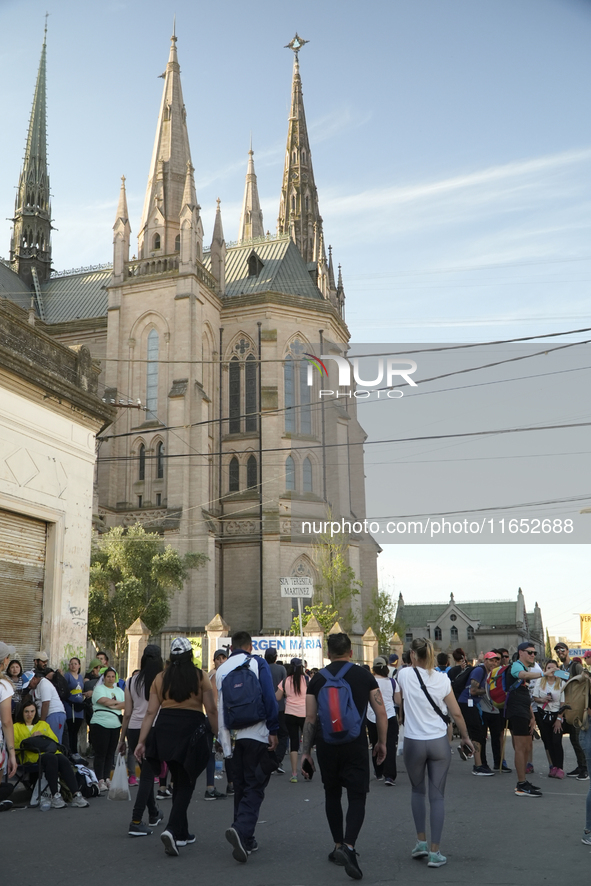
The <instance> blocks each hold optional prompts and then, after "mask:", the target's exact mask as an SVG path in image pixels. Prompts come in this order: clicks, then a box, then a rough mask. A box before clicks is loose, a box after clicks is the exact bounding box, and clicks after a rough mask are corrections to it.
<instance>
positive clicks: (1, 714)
mask: <svg viewBox="0 0 591 886" xmlns="http://www.w3.org/2000/svg"><path fill="white" fill-rule="evenodd" d="M15 654H16V649H15V648H14V646H9V645H8V643H4V642H2V641H0V781H2V778H3V776H4V772H5V770H8V777H9V778H12V776H13V775H14V774H15V772H16V756H15V753H14V726H13V724H12V696H13V695H14V688H13V686H12V683H11V682H10V680H9V679H8V677H7V676H6V673H5V672H6V668H7V666H8V662H9V661H10V659H11V658H12V657H13V656H14V655H15ZM8 802H10V801H8ZM11 805H12V804H11Z"/></svg>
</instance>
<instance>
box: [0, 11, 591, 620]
mask: <svg viewBox="0 0 591 886" xmlns="http://www.w3.org/2000/svg"><path fill="white" fill-rule="evenodd" d="M24 8H25V5H24V4H23V2H22V0H0V82H1V83H2V84H3V86H2V90H3V101H2V105H3V127H2V130H3V135H2V163H1V164H0V204H1V206H0V208H1V210H2V211H0V218H2V219H3V221H2V222H1V224H0V254H3V255H7V254H8V246H9V236H10V223H9V222H8V221H4V219H5V218H6V217H9V216H11V215H12V211H13V201H14V187H15V185H16V183H17V180H18V174H19V169H20V164H21V159H22V155H23V148H24V143H25V136H26V130H27V123H28V115H29V111H30V105H31V98H32V94H33V88H34V82H35V76H36V71H37V65H38V60H39V53H40V48H41V43H42V35H43V23H44V20H43V16H44V13H45V11H46V8H47V4H46V2H45V0H43V2H40V0H29V2H28V3H27V4H26V16H25V15H23V11H24ZM220 10H223V11H222V12H220ZM49 12H50V13H51V14H50V18H49V31H48V132H49V156H50V164H51V166H50V174H51V184H52V191H53V215H54V218H55V226H56V228H57V230H56V231H55V233H54V236H53V250H54V264H55V266H56V268H58V269H63V268H68V267H78V266H81V265H87V264H92V263H98V262H105V261H109V260H110V257H111V236H112V232H111V226H112V223H113V218H114V213H115V208H116V203H117V196H118V189H119V179H120V176H121V175H122V174H125V175H126V177H127V187H128V199H129V208H130V213H131V224H132V229H133V236H135V235H136V234H137V230H138V225H139V218H140V214H141V207H142V202H143V196H144V189H145V186H146V180H147V174H148V166H149V161H150V154H151V150H152V144H153V139H154V132H155V126H156V119H157V113H158V106H159V102H160V97H161V89H162V81H161V80H159V79H157V77H158V75H159V74H160V73H161V72H162V71H163V70H164V67H165V64H166V60H167V56H168V46H169V37H170V33H171V27H172V18H173V14H174V13H175V12H176V16H177V36H178V52H179V60H180V63H181V68H182V82H183V91H184V98H185V103H186V107H187V114H188V117H187V120H188V126H189V136H190V140H191V149H192V156H193V163H194V166H195V169H196V183H197V194H198V197H199V200H200V203H201V205H202V214H203V218H204V224H205V240H206V242H208V241H209V239H210V237H211V230H212V224H213V214H214V208H215V200H216V197H220V198H221V200H222V212H223V218H224V228H225V235H226V238H227V239H228V240H231V239H234V238H235V236H236V234H237V228H238V221H239V214H240V203H241V200H242V193H243V182H244V174H245V168H246V157H247V150H248V142H249V137H250V133H251V132H252V136H253V142H254V149H255V164H256V170H257V174H258V180H259V190H260V195H261V202H262V208H263V212H264V221H265V227H266V228H268V229H269V230H271V231H273V230H274V229H275V225H276V217H277V210H278V203H279V192H280V185H281V175H282V166H283V154H284V148H285V137H286V132H287V113H288V108H289V98H290V82H291V68H292V59H291V53H290V52H289V51H288V50H286V49H284V48H283V47H284V45H285V44H286V43H287V42H288V41H289V40H290V39H291V37H292V36H293V34H294V32H295V31H296V29H297V30H298V32H299V33H300V35H301V36H302V37H304V38H306V39H308V40H310V43H309V45H307V46H305V47H304V49H303V50H302V53H301V73H302V79H303V86H304V100H305V106H306V113H307V119H308V125H309V131H310V139H311V145H312V153H313V162H314V171H315V177H316V184H317V186H318V191H319V200H320V209H321V212H322V215H323V218H324V229H325V233H326V238H327V242H329V243H332V244H333V247H334V255H335V258H336V261H337V262H340V263H341V264H342V266H343V275H344V281H345V288H346V293H347V299H348V300H347V320H348V322H349V325H350V328H351V332H352V337H353V339H354V340H355V341H358V342H359V341H365V342H372V341H376V342H377V341H384V339H385V338H388V339H389V340H390V341H397V342H402V341H408V342H411V341H423V342H429V341H467V340H482V341H484V340H487V339H490V338H505V337H513V336H519V335H533V334H539V333H542V332H552V331H558V330H564V329H571V328H576V327H583V326H589V325H591V322H590V320H591V308H590V301H589V296H588V292H589V283H590V282H591V246H590V243H589V240H590V236H591V114H590V108H589V86H590V84H591V52H590V47H591V2H589V0H519V3H515V2H514V0H494V2H493V0H488V2H479V3H474V2H473V0H441V2H433V0H413V2H412V3H409V2H407V0H389V2H383V0H382V2H375V0H370V2H366V3H363V4H362V3H352V2H350V3H347V4H343V3H339V2H337V0H323V2H321V3H318V2H317V0H316V2H309V0H302V2H299V3H298V4H297V6H296V5H294V4H278V3H276V2H271V0H258V2H256V3H249V4H247V3H243V2H237V0H227V2H226V3H224V4H223V6H222V5H220V4H195V3H194V2H189V0H176V2H174V3H169V2H166V0H159V2H153V0H142V2H139V0H135V2H125V0H102V2H101V4H100V5H99V4H96V3H90V2H82V0H54V2H53V3H52V4H51V5H50V6H49ZM582 491H585V490H582ZM590 519H591V518H590ZM554 547H555V546H554ZM565 548H566V550H565V551H564V555H565V557H568V553H567V552H568V547H567V546H565ZM458 552H459V549H458ZM410 553H411V552H409V555H410ZM435 553H436V552H433V556H435ZM417 555H418V552H417ZM393 556H394V555H393V553H392V548H390V550H389V551H388V553H387V557H393ZM413 556H415V555H414V554H413ZM420 556H421V558H423V557H424V556H426V551H424V550H423V549H421V552H420ZM437 556H443V554H439V553H438V554H437ZM445 556H447V554H446V555H445ZM507 556H511V557H513V558H515V557H516V556H517V555H516V554H515V553H514V552H513V553H511V554H510V555H509V554H507ZM384 559H387V558H384ZM575 561H576V563H578V562H579V560H578V559H577V558H574V559H573V566H572V570H573V575H574V574H575V572H576V575H577V581H580V582H583V583H584V582H587V584H586V585H585V584H583V585H582V587H586V588H587V589H588V588H589V585H588V580H587V579H586V577H585V575H584V573H582V572H581V571H580V569H579V566H577V565H576V563H575ZM391 569H392V571H393V572H396V562H394V561H392V562H391ZM517 572H518V570H517V571H516V572H515V580H514V581H513V584H512V586H511V587H510V588H506V587H505V585H504V584H503V587H502V589H499V590H498V591H496V592H495V595H496V596H508V595H511V596H512V595H513V591H514V590H515V589H516V586H517V585H518V584H523V583H524V582H523V581H522V580H521V579H520V578H519V576H518V574H517ZM433 574H434V576H436V575H437V574H438V569H437V566H435V567H434V573H433ZM499 582H500V578H499ZM513 585H514V586H515V587H513ZM524 591H526V588H524ZM408 592H409V593H410V596H412V591H410V589H409V591H408ZM417 592H418V585H417ZM422 592H423V589H422V588H421V593H422ZM526 593H527V592H526ZM532 593H533V591H532ZM431 596H435V597H436V596H438V594H437V593H436V589H435V590H434V591H433V594H432V595H431ZM460 596H461V594H460ZM534 596H535V594H534ZM464 598H465V597H464ZM528 599H529V595H528ZM539 602H540V604H541V605H542V604H544V607H545V608H544V612H545V615H546V619H547V620H548V621H550V623H551V619H554V620H556V621H558V620H559V619H558V615H559V613H558V611H556V612H555V611H554V609H555V608H554V604H553V602H552V595H551V594H548V595H547V601H546V602H544V601H543V600H539ZM548 616H551V618H548ZM575 624H576V620H572V621H571V623H570V627H571V630H576V627H575ZM551 626H552V623H551ZM567 628H568V625H567Z"/></svg>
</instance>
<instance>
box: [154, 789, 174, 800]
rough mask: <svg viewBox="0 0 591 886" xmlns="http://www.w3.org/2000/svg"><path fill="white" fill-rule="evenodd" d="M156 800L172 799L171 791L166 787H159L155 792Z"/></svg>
mask: <svg viewBox="0 0 591 886" xmlns="http://www.w3.org/2000/svg"><path fill="white" fill-rule="evenodd" d="M156 799H157V800H172V791H171V790H169V789H168V788H159V789H158V793H157V794H156Z"/></svg>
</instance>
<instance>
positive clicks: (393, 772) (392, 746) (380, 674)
mask: <svg viewBox="0 0 591 886" xmlns="http://www.w3.org/2000/svg"><path fill="white" fill-rule="evenodd" d="M372 672H373V675H374V677H375V678H376V681H377V684H378V687H379V690H380V692H381V693H382V701H383V702H384V707H385V709H386V716H387V718H388V734H387V736H386V759H385V760H383V761H382V762H381V763H378V761H377V757H374V756H373V749H374V748H375V747H376V745H377V743H378V727H377V725H376V715H375V711H374V709H373V708H372V706H371V705H370V704H368V705H367V714H366V717H367V734H368V736H369V742H370V744H371V748H372V758H371V759H372V762H373V770H374V773H375V777H376V779H377V780H378V781H383V782H384V784H385V786H386V787H393V786H394V785H395V784H396V776H397V774H398V773H397V769H396V754H397V752H398V717H397V716H396V706H395V704H394V693H395V692H397V691H398V684H397V682H396V679H395V678H394V677H390V675H389V668H388V664H387V662H386V659H385V658H384V656H383V655H378V657H377V658H374V660H373V667H372Z"/></svg>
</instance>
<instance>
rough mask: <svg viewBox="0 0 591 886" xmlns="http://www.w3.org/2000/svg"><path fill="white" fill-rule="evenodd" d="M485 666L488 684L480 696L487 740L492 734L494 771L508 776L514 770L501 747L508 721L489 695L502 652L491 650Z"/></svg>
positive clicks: (484, 755)
mask: <svg viewBox="0 0 591 886" xmlns="http://www.w3.org/2000/svg"><path fill="white" fill-rule="evenodd" d="M487 662H488V664H487ZM484 666H485V668H486V682H485V684H484V686H485V690H486V692H485V694H484V695H481V696H480V707H481V709H482V719H483V721H484V729H485V738H486V732H490V746H491V749H492V755H493V770H494V771H495V772H501V773H505V774H508V773H510V772H513V770H512V769H511V768H510V767H509V766H507V762H506V760H503V759H502V755H503V748H502V747H501V745H502V744H503V741H502V738H503V733H504V732H505V728H506V726H507V721H506V718H505V714H504V713H503V712H502V711H500V710H499V709H498V708H496V707H495V706H494V704H493V703H492V701H491V700H490V696H489V694H488V690H489V677H490V674H491V673H492V672H493V671H494V670H495V668H499V667H501V650H500V649H491V651H490V652H487V653H486V654H485V656H484ZM483 763H486V751H485V753H484V754H483Z"/></svg>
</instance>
